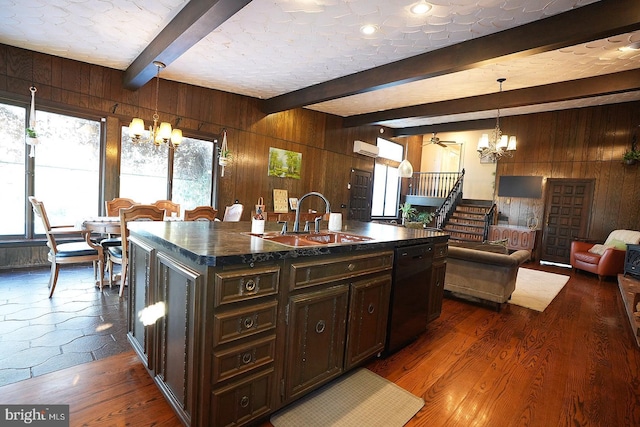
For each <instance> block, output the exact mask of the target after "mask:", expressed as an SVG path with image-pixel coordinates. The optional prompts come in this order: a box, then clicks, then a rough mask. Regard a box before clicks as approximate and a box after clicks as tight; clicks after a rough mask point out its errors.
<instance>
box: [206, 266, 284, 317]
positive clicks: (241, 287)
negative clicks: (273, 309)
mask: <svg viewBox="0 0 640 427" xmlns="http://www.w3.org/2000/svg"><path fill="white" fill-rule="evenodd" d="M279 280H280V267H278V266H271V267H261V268H254V269H241V270H235V271H225V272H219V273H216V277H215V290H214V295H215V296H214V306H215V307H218V306H221V305H224V304H232V303H234V302H238V301H246V300H251V299H255V298H260V297H263V296H267V295H275V294H277V293H278V281H279Z"/></svg>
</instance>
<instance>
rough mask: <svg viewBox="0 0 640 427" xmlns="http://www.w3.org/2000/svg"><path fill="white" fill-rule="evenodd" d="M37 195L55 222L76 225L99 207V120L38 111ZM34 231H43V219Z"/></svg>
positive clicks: (35, 180)
mask: <svg viewBox="0 0 640 427" xmlns="http://www.w3.org/2000/svg"><path fill="white" fill-rule="evenodd" d="M36 116H37V128H36V129H37V131H38V139H39V140H40V143H39V144H38V146H37V147H36V156H35V162H34V163H35V165H34V185H35V187H34V196H35V197H36V198H37V199H38V200H40V201H42V202H44V205H45V207H46V209H47V216H48V217H49V221H50V222H51V224H52V225H75V224H76V223H77V222H78V221H79V220H81V219H82V218H86V217H90V216H96V215H97V214H98V212H99V208H100V196H99V189H100V122H99V121H95V120H87V119H81V118H77V117H71V116H66V115H62V114H55V113H48V112H45V111H38V112H37V113H36ZM35 231H36V233H38V234H40V233H43V232H44V230H43V229H42V224H41V223H40V221H36V222H35Z"/></svg>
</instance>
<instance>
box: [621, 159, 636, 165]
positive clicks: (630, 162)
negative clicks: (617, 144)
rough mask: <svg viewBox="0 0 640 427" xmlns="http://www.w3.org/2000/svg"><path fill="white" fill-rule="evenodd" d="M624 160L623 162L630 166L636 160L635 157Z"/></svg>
mask: <svg viewBox="0 0 640 427" xmlns="http://www.w3.org/2000/svg"><path fill="white" fill-rule="evenodd" d="M624 162H625V164H627V165H629V166H631V165H635V164H636V162H637V160H636V159H627V160H625V161H624Z"/></svg>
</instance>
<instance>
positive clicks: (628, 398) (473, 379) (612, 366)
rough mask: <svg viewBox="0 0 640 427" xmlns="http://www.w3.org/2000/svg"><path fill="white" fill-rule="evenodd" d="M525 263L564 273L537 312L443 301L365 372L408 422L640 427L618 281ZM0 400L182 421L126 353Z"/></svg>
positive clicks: (116, 417)
mask: <svg viewBox="0 0 640 427" xmlns="http://www.w3.org/2000/svg"><path fill="white" fill-rule="evenodd" d="M527 267H529V268H533V267H535V268H540V269H544V270H547V271H553V272H558V273H560V274H568V275H571V279H570V280H569V282H568V283H567V285H566V286H565V287H564V289H563V290H562V291H561V292H560V294H559V295H558V296H557V297H556V299H555V300H554V301H553V303H552V304H551V305H550V306H549V307H548V308H547V309H546V310H545V311H544V312H543V313H538V312H535V311H532V310H528V309H525V308H522V307H518V306H514V305H510V304H508V305H506V306H505V307H503V309H502V311H501V312H495V311H492V310H491V309H489V308H485V307H482V306H478V305H473V304H470V303H467V302H462V301H457V300H450V299H445V301H444V305H443V311H442V316H441V317H440V318H439V319H437V320H436V321H434V322H433V323H431V324H430V325H429V328H428V331H427V332H426V333H425V334H423V335H422V336H421V337H420V339H418V340H417V341H416V342H414V343H413V344H411V345H409V346H408V347H406V348H405V349H403V350H402V351H400V352H398V353H396V354H395V355H392V356H391V357H389V358H387V359H381V360H375V361H373V362H371V363H370V364H368V365H367V367H368V368H369V369H371V370H372V371H373V372H376V373H378V374H380V375H382V376H383V377H385V378H387V379H389V380H391V381H393V382H395V383H396V384H398V385H399V386H401V387H403V388H405V389H407V390H409V391H411V392H412V393H413V394H415V395H418V396H422V397H423V398H424V399H425V402H426V404H425V406H424V407H423V408H422V410H421V411H420V412H419V413H418V414H417V415H416V416H415V417H414V418H413V419H412V420H411V421H410V422H409V423H408V424H407V425H408V426H429V427H438V426H464V427H467V426H492V427H494V426H495V427H501V426H518V427H519V426H540V427H543V426H544V427H547V426H569V425H572V426H607V427H609V426H640V404H639V402H640V349H638V348H637V347H636V344H635V340H634V338H633V336H632V335H631V329H630V327H629V324H628V322H627V319H626V317H625V316H626V315H625V312H624V308H623V306H622V302H621V299H620V295H619V293H618V286H617V283H616V282H615V281H614V280H613V279H611V280H610V281H605V282H602V283H598V280H597V278H595V277H594V276H592V275H588V274H587V273H580V274H577V275H575V274H574V273H571V272H570V271H569V270H566V269H560V268H557V267H547V266H544V267H536V266H533V265H527ZM0 403H3V404H11V403H51V404H53V403H66V404H70V405H71V406H70V411H71V425H72V426H78V425H87V426H103V425H109V426H112V425H113V426H116V425H117V426H120V425H128V426H151V425H154V426H178V425H180V422H179V420H178V418H177V417H176V416H175V415H174V413H173V411H172V409H171V408H170V406H169V405H168V404H167V403H166V401H165V399H164V398H163V397H162V395H161V394H160V392H159V391H158V389H157V387H156V386H155V384H154V383H153V381H152V380H151V378H150V377H149V375H148V374H147V373H146V371H145V369H144V368H143V366H142V364H141V363H140V362H139V361H138V359H137V358H136V356H135V355H134V354H133V352H127V353H124V354H120V355H116V356H112V357H109V358H107V359H103V360H99V361H96V362H91V363H87V364H84V365H79V366H77V367H74V368H69V369H65V370H63V371H58V372H53V373H51V374H47V375H44V376H42V377H36V378H33V379H30V380H26V381H21V382H18V383H15V384H10V385H7V386H4V387H0ZM263 425H264V426H269V425H270V424H269V423H268V422H266V423H264V424H263Z"/></svg>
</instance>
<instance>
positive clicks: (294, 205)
mask: <svg viewBox="0 0 640 427" xmlns="http://www.w3.org/2000/svg"><path fill="white" fill-rule="evenodd" d="M289 207H290V208H291V210H292V211H295V210H296V209H298V198H297V197H289Z"/></svg>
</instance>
